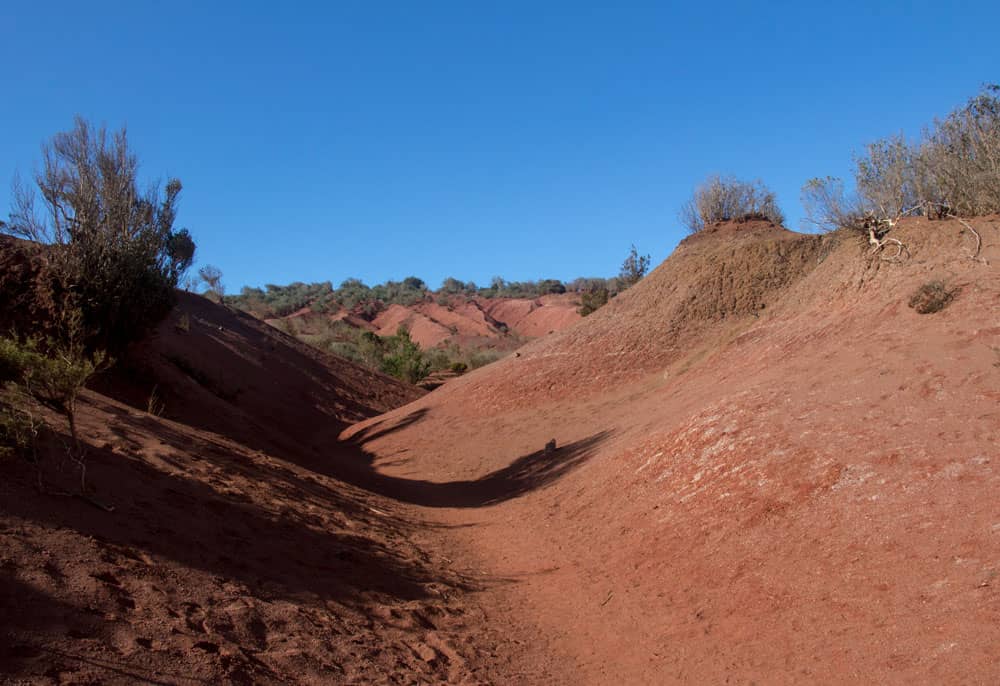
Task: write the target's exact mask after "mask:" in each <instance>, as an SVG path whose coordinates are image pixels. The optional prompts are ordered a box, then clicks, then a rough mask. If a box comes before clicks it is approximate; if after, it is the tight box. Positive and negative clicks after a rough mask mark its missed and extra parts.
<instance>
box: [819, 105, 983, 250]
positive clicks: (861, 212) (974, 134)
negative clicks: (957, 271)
mask: <svg viewBox="0 0 1000 686" xmlns="http://www.w3.org/2000/svg"><path fill="white" fill-rule="evenodd" d="M854 182H855V188H856V191H855V193H854V194H848V193H847V192H845V189H844V184H843V182H842V181H841V180H840V179H838V178H835V177H826V178H816V179H811V180H809V181H808V182H806V184H805V186H804V187H803V189H802V201H803V205H804V206H805V209H806V221H807V222H808V223H810V224H812V225H814V226H817V227H818V228H820V229H821V230H827V231H828V230H832V229H836V228H849V229H854V230H857V231H859V232H862V233H864V234H865V235H867V236H868V239H869V243H871V244H872V246H873V248H872V249H873V251H876V250H879V249H881V248H883V247H884V246H885V245H886V244H887V243H888V242H893V243H894V244H896V245H897V247H898V248H899V249H900V251H899V252H900V254H902V253H903V251H904V246H902V244H901V243H899V241H896V240H895V239H888V240H887V239H886V236H885V235H886V234H887V233H888V232H889V231H890V230H891V229H892V227H893V226H894V225H895V222H896V221H898V220H899V219H900V218H901V217H903V216H905V215H923V216H927V217H929V218H931V219H937V218H941V217H945V216H951V217H956V218H961V217H971V216H979V215H984V214H990V213H994V212H1000V86H996V85H991V86H986V87H984V88H983V90H982V92H981V93H980V94H979V95H977V96H976V97H974V98H972V99H971V100H969V102H968V103H966V104H965V105H964V106H963V107H960V108H958V109H956V110H954V111H953V112H952V113H951V114H949V115H948V116H947V117H946V118H945V119H943V120H936V121H935V122H934V124H933V125H932V126H931V127H930V128H928V129H925V130H924V132H923V135H922V136H921V138H920V139H919V140H917V141H914V142H910V141H907V140H906V138H905V137H904V136H902V135H893V136H889V137H886V138H883V139H881V140H878V141H875V142H874V143H871V144H869V145H867V146H866V147H865V150H864V153H863V154H862V155H859V156H858V157H856V158H855V174H854ZM963 223H965V222H963ZM966 226H968V225H967V224H966ZM968 228H970V229H971V227H968ZM971 230H972V232H973V233H974V234H976V232H975V230H974V229H971ZM976 236H977V250H976V253H975V254H974V255H973V256H972V257H973V259H975V258H976V257H977V256H978V241H979V237H978V234H976Z"/></svg>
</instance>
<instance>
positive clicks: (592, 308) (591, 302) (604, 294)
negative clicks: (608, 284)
mask: <svg viewBox="0 0 1000 686" xmlns="http://www.w3.org/2000/svg"><path fill="white" fill-rule="evenodd" d="M609 297H610V294H609V292H608V289H607V288H600V289H598V290H596V291H590V292H587V293H583V294H582V295H581V296H580V309H579V310H577V311H578V312H579V313H580V316H581V317H586V316H587V315H589V314H593V313H594V312H596V311H597V310H599V309H601V308H602V307H604V306H605V305H607V304H608V299H609Z"/></svg>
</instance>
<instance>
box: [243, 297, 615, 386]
mask: <svg viewBox="0 0 1000 686" xmlns="http://www.w3.org/2000/svg"><path fill="white" fill-rule="evenodd" d="M620 289H621V286H620V284H619V283H618V280H617V279H600V278H593V279H582V278H581V279H576V280H575V281H573V282H570V283H569V284H568V285H567V284H564V283H562V282H561V281H556V280H554V279H549V280H542V281H530V282H507V281H504V280H503V279H499V278H498V279H494V281H493V284H492V285H491V286H490V287H489V288H477V287H476V286H475V284H472V283H468V284H463V283H462V282H459V281H458V280H457V279H449V280H446V281H445V283H444V284H443V285H442V288H440V289H439V290H438V291H431V290H429V289H427V286H426V284H424V282H423V281H422V280H420V279H418V278H416V277H408V278H406V279H404V280H403V281H401V282H392V281H390V282H388V283H386V284H379V285H377V286H374V287H368V286H366V285H365V284H363V283H362V282H361V281H358V280H356V279H349V280H347V281H345V282H344V283H342V284H341V286H340V287H339V288H336V289H335V288H333V286H332V284H331V283H330V282H324V283H315V284H304V283H293V284H290V285H288V286H276V285H268V286H267V287H266V289H259V288H244V289H243V291H242V292H241V293H240V295H236V296H227V297H226V298H225V302H226V304H227V305H229V306H230V307H234V308H237V309H240V310H243V311H245V312H247V313H250V314H252V315H254V316H255V317H257V318H259V319H262V320H263V321H266V322H267V323H268V324H270V325H272V326H274V327H275V328H278V329H280V330H282V331H284V332H285V333H287V334H289V335H292V336H295V337H296V338H298V339H299V340H301V341H304V342H306V343H308V344H310V345H313V346H315V347H317V348H319V349H320V350H323V351H326V352H330V353H334V354H337V355H341V356H343V357H346V358H348V359H351V360H354V361H356V362H360V363H362V364H366V365H367V366H369V367H372V368H379V367H380V358H379V357H378V354H377V351H375V352H373V350H372V348H373V346H375V345H376V344H375V343H373V342H372V340H371V336H372V335H374V336H379V337H384V338H387V337H392V336H395V335H396V334H397V333H398V332H399V331H400V329H405V330H406V331H407V332H408V334H409V337H410V338H411V339H412V340H413V341H414V342H415V343H416V344H417V345H419V346H420V348H421V350H422V354H423V356H424V358H425V362H426V365H427V371H429V372H446V371H448V370H452V369H454V370H458V371H464V370H465V369H474V368H477V367H481V366H483V365H484V364H488V363H490V362H493V361H495V360H497V359H499V358H501V357H503V356H505V355H507V354H509V353H510V352H512V351H514V350H516V349H517V348H519V347H521V346H522V345H524V344H525V343H527V342H528V341H530V340H533V339H535V338H538V337H540V336H544V335H547V334H550V333H555V332H557V331H562V330H564V329H566V328H567V327H569V326H571V325H573V324H575V323H576V322H577V321H579V320H580V319H581V318H582V315H581V314H580V307H581V299H582V296H583V295H584V294H586V293H592V292H596V291H598V290H603V291H604V292H611V293H616V292H617V291H618V290H620ZM366 334H367V335H368V337H367V338H366Z"/></svg>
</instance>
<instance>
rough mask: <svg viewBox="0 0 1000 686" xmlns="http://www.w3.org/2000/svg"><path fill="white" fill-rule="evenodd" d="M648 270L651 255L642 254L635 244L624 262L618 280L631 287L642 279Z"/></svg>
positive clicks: (625, 286)
mask: <svg viewBox="0 0 1000 686" xmlns="http://www.w3.org/2000/svg"><path fill="white" fill-rule="evenodd" d="M647 271H649V255H640V254H639V251H638V250H636V248H635V245H633V246H632V249H631V250H630V251H629V253H628V256H627V257H626V258H625V261H624V262H622V268H621V270H620V271H619V272H618V280H619V281H620V282H621V284H622V286H623V288H631V287H632V286H634V285H635V284H637V283H639V281H641V280H642V277H644V276H645V275H646V272H647Z"/></svg>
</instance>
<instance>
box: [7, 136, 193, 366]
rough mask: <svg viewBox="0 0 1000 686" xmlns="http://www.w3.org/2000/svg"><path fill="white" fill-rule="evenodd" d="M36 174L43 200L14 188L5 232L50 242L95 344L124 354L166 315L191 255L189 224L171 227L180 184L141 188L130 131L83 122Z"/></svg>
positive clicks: (56, 271)
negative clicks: (143, 189) (129, 138)
mask: <svg viewBox="0 0 1000 686" xmlns="http://www.w3.org/2000/svg"><path fill="white" fill-rule="evenodd" d="M43 155H44V165H43V167H42V171H40V172H39V173H37V174H36V175H35V182H36V184H37V186H38V191H39V193H40V194H41V197H42V198H43V203H41V204H42V206H43V208H44V210H43V211H41V212H40V211H38V209H37V208H36V203H35V200H36V196H35V192H34V191H32V190H29V189H27V188H25V187H23V186H21V185H20V184H15V192H14V207H13V210H12V212H11V218H10V219H11V220H10V222H9V223H8V224H6V225H5V226H4V227H3V230H4V231H7V232H9V233H12V234H14V235H18V236H22V237H24V238H28V239H31V240H34V241H37V242H40V243H45V244H48V245H49V246H50V247H49V250H48V252H47V257H48V261H49V264H50V270H51V276H52V278H53V280H54V284H53V291H54V292H55V293H56V295H58V296H59V299H60V301H64V302H66V303H67V307H69V308H79V310H80V312H81V313H82V325H83V333H84V339H85V341H86V343H87V346H88V347H89V348H90V349H91V350H96V349H103V348H108V349H112V350H120V349H122V348H123V347H124V346H125V345H126V344H128V343H129V342H130V341H133V340H135V339H136V338H138V337H140V336H141V335H142V334H143V333H145V331H146V330H147V329H148V328H150V327H151V326H153V325H154V324H156V323H157V322H158V321H159V320H160V319H162V318H163V317H164V316H165V315H166V314H167V312H168V311H169V310H170V308H171V307H172V306H173V303H174V288H175V287H176V286H177V284H178V281H179V280H180V278H181V277H182V276H183V274H184V272H185V271H186V270H187V269H188V267H190V265H191V263H192V261H193V260H194V252H195V245H194V241H193V240H192V239H191V235H190V234H189V233H188V231H187V229H180V230H174V227H173V224H174V219H175V217H176V214H177V200H178V197H179V196H180V192H181V183H180V181H178V180H177V179H170V180H169V181H168V182H167V184H166V187H165V189H164V192H163V193H161V191H160V188H159V187H158V186H151V187H149V189H148V190H146V191H141V190H140V187H139V181H138V162H137V160H136V157H135V154H134V153H133V152H132V151H131V150H130V149H129V145H128V139H127V137H126V134H125V130H124V129H122V130H121V131H118V132H116V133H113V134H108V133H107V131H106V130H105V129H104V128H103V127H101V128H94V127H93V126H92V125H91V124H89V123H87V122H86V121H84V120H83V119H81V118H79V117H78V118H77V119H76V121H75V124H74V127H73V129H71V130H70V131H67V132H63V133H58V134H56V135H55V136H54V137H53V138H52V140H51V141H50V142H49V143H47V144H46V145H44V146H43Z"/></svg>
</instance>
